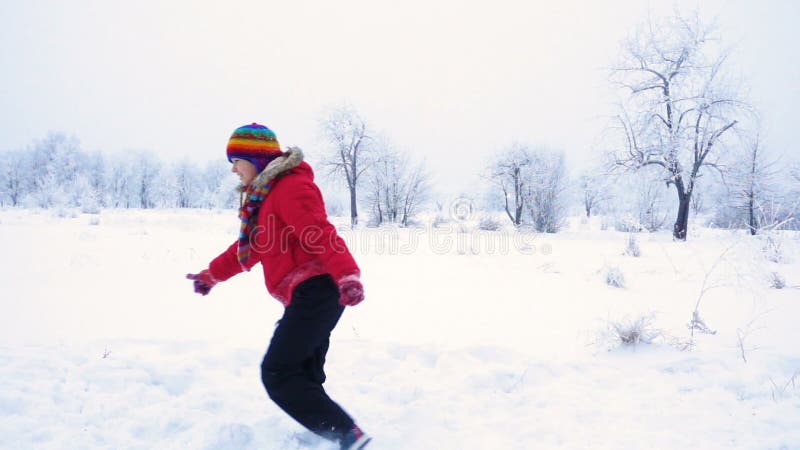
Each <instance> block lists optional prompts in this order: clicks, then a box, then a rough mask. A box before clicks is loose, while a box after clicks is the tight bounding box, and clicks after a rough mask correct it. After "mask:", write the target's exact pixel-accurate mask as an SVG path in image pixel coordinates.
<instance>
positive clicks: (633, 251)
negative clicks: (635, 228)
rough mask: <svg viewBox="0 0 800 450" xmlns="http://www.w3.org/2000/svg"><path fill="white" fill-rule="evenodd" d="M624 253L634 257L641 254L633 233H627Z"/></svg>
mask: <svg viewBox="0 0 800 450" xmlns="http://www.w3.org/2000/svg"><path fill="white" fill-rule="evenodd" d="M625 254H626V255H628V256H633V257H634V258H638V257H639V256H641V255H642V251H641V250H640V249H639V243H638V242H636V235H635V234H633V233H630V234H628V240H627V243H626V245H625Z"/></svg>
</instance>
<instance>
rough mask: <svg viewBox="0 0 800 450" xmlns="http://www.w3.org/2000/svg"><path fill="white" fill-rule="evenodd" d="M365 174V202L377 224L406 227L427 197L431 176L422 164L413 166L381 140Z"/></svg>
mask: <svg viewBox="0 0 800 450" xmlns="http://www.w3.org/2000/svg"><path fill="white" fill-rule="evenodd" d="M372 159H373V161H372V164H371V166H370V170H369V172H368V175H367V183H368V184H367V201H368V202H369V205H370V207H371V208H372V211H373V214H374V216H373V221H374V223H375V224H376V225H380V224H381V223H383V222H392V223H400V224H401V225H403V226H407V225H408V224H409V221H410V220H411V219H412V218H413V216H414V214H415V213H416V212H417V209H418V208H419V207H420V205H421V204H423V203H424V202H425V201H426V200H427V197H428V189H429V180H430V176H429V174H428V172H427V171H426V170H425V166H424V163H420V164H417V165H412V163H411V162H410V160H409V158H408V156H407V155H406V154H402V153H400V152H399V151H397V150H395V149H393V148H392V146H391V144H390V143H388V142H387V141H386V140H383V141H382V143H381V145H380V150H375V152H374V155H373V158H372Z"/></svg>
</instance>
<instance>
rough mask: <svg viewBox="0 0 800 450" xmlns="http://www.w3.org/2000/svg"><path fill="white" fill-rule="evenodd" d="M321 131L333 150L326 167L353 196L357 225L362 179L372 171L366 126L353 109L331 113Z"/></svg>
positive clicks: (352, 212)
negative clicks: (345, 184) (367, 172)
mask: <svg viewBox="0 0 800 450" xmlns="http://www.w3.org/2000/svg"><path fill="white" fill-rule="evenodd" d="M321 128H322V132H323V135H324V137H325V139H326V140H327V141H328V144H329V145H330V146H331V147H330V154H329V156H328V158H327V159H326V160H325V162H324V164H325V166H326V167H327V168H328V169H329V171H330V173H331V174H332V175H335V176H341V177H344V179H345V181H346V182H347V189H348V191H349V193H350V225H351V226H352V227H355V226H356V225H358V198H357V188H358V184H359V181H360V179H361V176H362V175H363V174H364V172H365V171H366V170H367V168H368V167H369V150H370V149H369V144H370V140H371V138H372V137H371V136H370V134H369V131H368V129H367V124H366V122H365V121H364V119H362V118H361V116H360V115H359V114H358V112H357V111H356V110H355V109H354V108H353V107H351V106H349V105H345V106H339V107H336V108H333V109H332V110H330V111H329V112H328V113H327V115H326V116H325V117H324V118H323V120H322V122H321Z"/></svg>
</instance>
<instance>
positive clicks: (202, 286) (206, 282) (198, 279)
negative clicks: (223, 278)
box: [186, 269, 217, 295]
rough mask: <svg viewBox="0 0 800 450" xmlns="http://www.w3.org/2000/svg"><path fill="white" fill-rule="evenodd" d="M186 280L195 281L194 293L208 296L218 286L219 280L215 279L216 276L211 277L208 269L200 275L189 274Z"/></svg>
mask: <svg viewBox="0 0 800 450" xmlns="http://www.w3.org/2000/svg"><path fill="white" fill-rule="evenodd" d="M186 278H188V279H190V280H193V281H194V292H195V293H198V294H200V295H208V293H209V292H211V288H213V287H214V285H215V284H217V279H216V278H214V275H211V272H210V271H209V270H208V269H206V270H203V271H201V272H200V273H187V274H186Z"/></svg>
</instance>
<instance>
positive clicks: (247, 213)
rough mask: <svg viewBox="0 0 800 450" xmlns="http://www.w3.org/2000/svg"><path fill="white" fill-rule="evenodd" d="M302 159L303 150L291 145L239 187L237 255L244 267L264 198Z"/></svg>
mask: <svg viewBox="0 0 800 450" xmlns="http://www.w3.org/2000/svg"><path fill="white" fill-rule="evenodd" d="M302 161H303V152H302V150H300V149H299V148H297V147H289V149H288V150H287V151H286V152H285V153H284V154H283V155H282V156H280V157H278V158H275V159H274V160H272V161H271V162H270V163H269V164H267V167H266V168H265V169H264V170H263V171H261V173H259V174H258V176H256V178H255V179H254V180H253V181H252V182H251V183H250V184H249V185H248V186H240V187H239V189H240V191H241V192H242V196H243V198H242V202H241V203H242V204H241V208H240V209H239V219H240V220H241V226H240V229H239V243H238V248H237V251H236V257H237V258H238V259H239V264H241V265H242V266H243V267H246V264H247V261H248V260H249V259H250V253H251V251H250V247H251V245H250V244H251V242H252V239H254V238H255V236H254V235H252V234H253V231H254V230H255V229H256V226H257V224H258V210H259V209H261V204H262V203H264V199H265V198H266V197H267V195H269V193H270V191H271V190H272V187H273V186H274V184H275V183H276V182H277V181H278V179H279V178H280V177H281V176H283V175H285V174H286V173H288V171H290V170H291V169H293V168H295V167H297V166H298V165H299V164H300V163H301V162H302Z"/></svg>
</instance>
